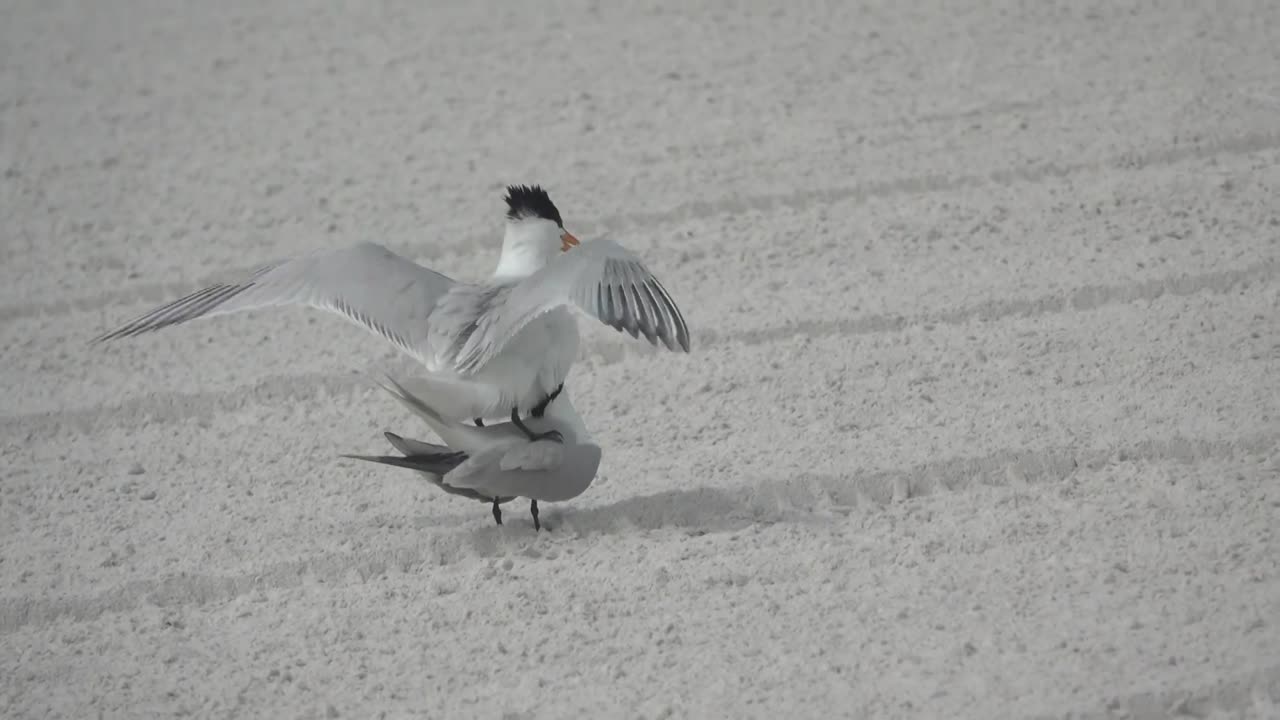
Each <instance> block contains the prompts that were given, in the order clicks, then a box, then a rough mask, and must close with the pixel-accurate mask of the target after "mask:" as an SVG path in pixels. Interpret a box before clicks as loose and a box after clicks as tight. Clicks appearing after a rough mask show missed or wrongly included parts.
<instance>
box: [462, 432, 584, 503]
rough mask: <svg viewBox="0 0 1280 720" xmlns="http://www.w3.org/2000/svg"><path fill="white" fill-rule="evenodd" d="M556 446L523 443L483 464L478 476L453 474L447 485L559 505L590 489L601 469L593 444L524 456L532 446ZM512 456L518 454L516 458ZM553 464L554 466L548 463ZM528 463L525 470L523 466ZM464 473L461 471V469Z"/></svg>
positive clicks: (476, 473)
mask: <svg viewBox="0 0 1280 720" xmlns="http://www.w3.org/2000/svg"><path fill="white" fill-rule="evenodd" d="M546 444H555V445H559V443H555V442H554V441H549V440H544V441H540V442H535V443H524V444H523V446H524V447H523V448H512V449H510V450H507V451H506V452H505V453H504V454H503V455H502V457H501V459H500V460H497V462H492V461H491V462H488V463H484V464H483V467H482V468H481V467H477V471H476V472H472V473H468V474H467V475H466V476H465V477H458V476H457V475H456V474H455V473H456V471H455V473H451V474H450V475H449V477H448V482H449V483H450V484H452V485H455V486H457V487H459V488H463V487H467V488H473V489H476V490H478V491H479V492H481V493H482V494H489V495H498V496H504V497H505V496H518V497H527V498H530V499H533V500H545V501H547V502H560V501H563V500H568V499H570V498H574V497H577V496H578V495H581V494H582V493H583V492H584V491H585V490H586V489H587V488H588V487H590V485H591V483H592V481H593V480H595V477H596V471H597V470H598V469H599V468H600V458H601V456H602V453H601V450H600V446H599V445H594V444H581V445H560V447H559V448H558V450H557V451H555V452H550V453H545V454H542V455H540V456H538V455H537V453H536V451H535V454H533V455H527V454H524V451H527V450H529V449H530V448H531V447H532V446H537V445H546ZM513 453H515V454H514V455H513ZM548 460H550V461H552V462H550V463H548V462H547V461H548ZM525 463H527V465H526V466H521V465H522V464H525ZM459 469H461V467H459Z"/></svg>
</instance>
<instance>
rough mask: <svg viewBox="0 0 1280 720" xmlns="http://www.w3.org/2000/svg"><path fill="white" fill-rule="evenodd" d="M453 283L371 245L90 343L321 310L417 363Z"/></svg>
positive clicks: (282, 267) (227, 286)
mask: <svg viewBox="0 0 1280 720" xmlns="http://www.w3.org/2000/svg"><path fill="white" fill-rule="evenodd" d="M454 286H455V283H454V281H453V280H451V279H450V278H449V277H447V276H445V275H442V274H440V273H437V272H435V271H432V270H428V269H427V268H424V267H422V266H421V265H418V264H417V263H414V262H412V261H410V260H408V259H406V258H403V257H401V256H399V255H396V254H395V253H393V252H391V251H390V250H388V249H386V248H385V247H382V246H381V245H376V244H374V243H361V244H359V245H354V246H352V247H347V248H342V249H340V250H332V251H326V252H320V253H312V254H309V255H302V256H299V257H296V258H292V259H289V260H283V261H280V262H276V263H271V264H268V265H265V266H263V267H261V268H258V269H257V270H255V271H254V272H252V273H251V274H249V276H248V277H246V278H245V279H243V280H240V281H238V282H234V283H220V284H216V285H211V286H209V287H206V288H204V289H201V290H197V291H196V292H193V293H191V294H190V295H187V296H186V297H182V298H178V299H177V300H174V301H173V302H170V303H167V304H165V305H161V306H160V307H157V308H155V309H153V310H150V311H149V312H146V313H144V314H143V315H141V316H139V317H137V318H135V319H133V320H131V321H129V322H127V323H125V324H124V325H121V326H120V327H118V328H116V329H114V330H111V331H109V332H105V333H103V334H102V335H99V336H98V337H96V338H94V339H93V340H92V341H91V342H94V343H99V342H107V341H110V340H116V339H118V338H124V337H134V336H136V335H141V334H143V333H148V332H154V331H156V330H160V329H162V328H166V327H169V326H171V325H178V324H181V323H185V322H188V321H191V320H195V319H198V318H206V317H215V316H217V315H226V314H229V313H234V312H243V311H248V310H257V309H261V308H267V307H280V306H285V305H302V306H307V307H313V308H316V309H320V310H327V311H330V312H333V313H336V314H338V315H341V316H342V317H344V318H346V319H347V320H350V321H351V322H353V323H356V324H357V325H360V326H362V327H364V328H366V329H367V330H369V331H371V332H373V333H376V334H378V335H380V336H382V337H383V338H385V339H386V340H388V341H390V342H391V343H393V344H395V345H396V346H397V347H399V348H401V349H402V350H404V351H406V352H408V353H409V354H410V355H414V356H416V357H418V358H419V359H421V358H422V357H423V355H424V354H425V352H426V338H427V331H428V318H429V317H430V315H431V312H432V310H433V309H434V307H435V305H436V303H437V302H438V301H439V299H440V298H441V297H442V296H443V295H445V294H446V293H447V292H448V291H449V290H450V288H452V287H454Z"/></svg>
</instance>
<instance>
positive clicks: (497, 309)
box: [456, 239, 689, 372]
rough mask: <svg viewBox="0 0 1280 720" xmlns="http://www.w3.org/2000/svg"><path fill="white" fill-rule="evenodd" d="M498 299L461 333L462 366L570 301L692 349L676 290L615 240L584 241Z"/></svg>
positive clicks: (653, 339) (480, 361)
mask: <svg viewBox="0 0 1280 720" xmlns="http://www.w3.org/2000/svg"><path fill="white" fill-rule="evenodd" d="M493 300H494V301H496V302H497V304H495V305H493V306H491V307H490V308H489V311H488V312H485V313H483V314H481V315H480V316H479V317H478V320H477V322H476V325H475V329H474V331H472V332H470V333H468V334H466V335H463V336H459V341H460V342H461V343H462V344H461V347H460V348H459V349H458V351H457V360H456V363H457V364H456V367H457V368H458V370H460V371H462V372H470V371H474V370H475V369H476V368H479V367H483V366H484V365H485V363H487V362H489V361H490V360H492V359H493V358H494V356H496V355H497V354H498V353H500V352H501V351H502V348H503V347H505V346H506V344H507V342H508V341H509V340H511V338H513V337H515V335H516V333H518V332H519V331H520V330H521V329H522V328H523V327H524V326H525V325H527V324H529V323H530V322H531V321H533V320H534V319H535V318H537V317H538V316H540V315H543V314H545V313H548V312H550V311H552V310H554V309H556V308H558V307H562V306H566V305H568V306H572V307H577V308H578V309H579V310H582V311H583V312H585V313H586V314H587V315H590V316H591V317H594V318H595V319H597V320H599V321H600V322H602V323H604V324H606V325H609V326H610V327H613V328H614V329H616V330H618V331H619V332H622V331H626V332H628V333H630V334H631V336H632V337H639V336H640V335H644V337H645V339H646V340H648V341H649V342H650V343H652V344H653V345H657V344H658V341H662V343H663V344H664V345H666V347H667V349H668V350H672V351H675V350H676V349H677V348H679V349H680V350H683V351H684V352H689V328H688V327H686V326H685V323H684V316H682V315H681V314H680V309H679V308H678V307H676V303H675V301H674V300H672V299H671V295H670V294H668V293H667V290H666V288H664V287H662V283H660V282H658V278H656V277H654V275H653V273H651V272H649V269H648V268H646V267H645V266H644V263H642V262H641V261H640V258H638V257H636V256H635V255H634V254H632V253H631V252H630V251H628V250H627V249H626V248H624V247H622V246H621V245H619V244H617V243H615V242H613V241H612V240H608V239H601V240H593V241H591V242H584V243H582V244H581V245H579V246H578V247H576V248H574V249H572V250H569V251H568V252H565V253H563V254H561V255H560V256H559V257H557V258H556V259H555V260H553V261H552V262H550V263H547V265H546V266H544V267H543V268H542V269H540V270H538V271H537V272H535V273H534V274H532V275H530V276H529V277H527V278H525V279H524V280H521V281H520V282H519V283H516V284H515V285H513V286H511V287H510V291H509V292H506V293H503V294H501V295H498V296H497V297H495V298H493Z"/></svg>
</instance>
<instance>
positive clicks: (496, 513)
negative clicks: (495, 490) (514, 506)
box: [493, 495, 502, 525]
mask: <svg viewBox="0 0 1280 720" xmlns="http://www.w3.org/2000/svg"><path fill="white" fill-rule="evenodd" d="M493 519H494V520H495V521H496V522H497V523H498V524H499V525H501V524H502V508H500V507H498V496H497V495H494V496H493Z"/></svg>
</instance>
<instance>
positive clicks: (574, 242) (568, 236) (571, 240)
mask: <svg viewBox="0 0 1280 720" xmlns="http://www.w3.org/2000/svg"><path fill="white" fill-rule="evenodd" d="M560 243H561V244H560V252H569V248H571V247H577V246H578V238H576V237H574V236H573V234H572V233H570V232H569V231H568V230H566V231H564V233H562V234H561V235H560Z"/></svg>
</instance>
